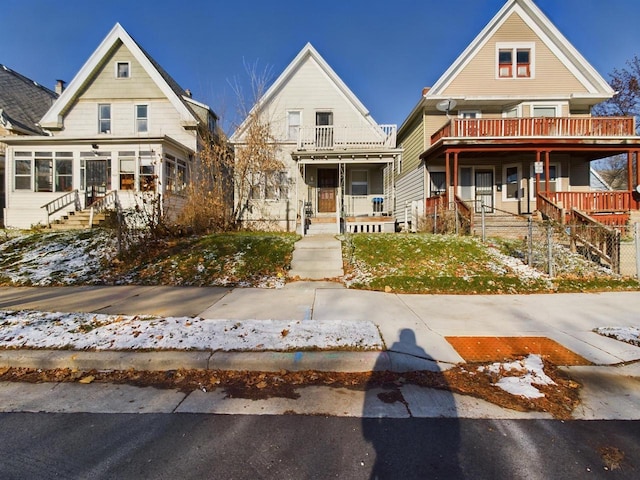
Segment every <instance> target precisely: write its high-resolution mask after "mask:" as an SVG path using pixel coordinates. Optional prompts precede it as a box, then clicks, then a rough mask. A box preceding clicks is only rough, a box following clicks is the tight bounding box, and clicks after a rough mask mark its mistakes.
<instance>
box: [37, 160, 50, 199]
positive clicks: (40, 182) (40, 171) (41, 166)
mask: <svg viewBox="0 0 640 480" xmlns="http://www.w3.org/2000/svg"><path fill="white" fill-rule="evenodd" d="M42 157H48V158H42ZM51 157H53V155H51V153H48V152H47V153H44V152H36V159H35V171H36V181H35V191H36V192H53V158H51Z"/></svg>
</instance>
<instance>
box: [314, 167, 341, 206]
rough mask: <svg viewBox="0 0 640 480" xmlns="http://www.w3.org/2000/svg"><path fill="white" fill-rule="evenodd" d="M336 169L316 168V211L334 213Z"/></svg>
mask: <svg viewBox="0 0 640 480" xmlns="http://www.w3.org/2000/svg"><path fill="white" fill-rule="evenodd" d="M337 188H338V170H335V169H329V168H320V169H318V213H335V211H336V189H337Z"/></svg>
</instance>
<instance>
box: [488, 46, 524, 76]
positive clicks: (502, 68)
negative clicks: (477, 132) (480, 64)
mask: <svg viewBox="0 0 640 480" xmlns="http://www.w3.org/2000/svg"><path fill="white" fill-rule="evenodd" d="M497 50H498V51H497V58H498V65H497V77H498V78H532V77H533V44H522V45H520V44H519V45H505V44H499V45H498V46H497Z"/></svg>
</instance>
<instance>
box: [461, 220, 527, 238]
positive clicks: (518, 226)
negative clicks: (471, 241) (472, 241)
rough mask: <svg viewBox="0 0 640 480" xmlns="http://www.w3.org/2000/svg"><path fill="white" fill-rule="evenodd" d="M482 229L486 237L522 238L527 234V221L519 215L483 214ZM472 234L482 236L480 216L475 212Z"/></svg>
mask: <svg viewBox="0 0 640 480" xmlns="http://www.w3.org/2000/svg"><path fill="white" fill-rule="evenodd" d="M484 229H485V235H486V236H487V237H498V238H512V239H519V240H521V239H524V238H526V237H528V236H529V221H528V219H527V217H524V216H519V215H506V214H505V215H485V217H484ZM473 234H474V235H475V236H478V237H480V236H482V217H481V216H480V214H476V215H475V217H474V222H473Z"/></svg>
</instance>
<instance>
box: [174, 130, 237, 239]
mask: <svg viewBox="0 0 640 480" xmlns="http://www.w3.org/2000/svg"><path fill="white" fill-rule="evenodd" d="M199 137H200V148H199V151H198V153H197V155H196V158H195V161H194V165H193V167H192V170H191V178H190V179H189V182H188V183H187V185H186V189H185V192H184V193H185V204H184V206H183V208H182V210H181V213H180V216H179V217H178V224H179V225H182V226H185V227H188V228H189V229H190V230H193V232H194V233H204V232H209V231H227V230H232V229H234V228H235V222H234V215H233V187H232V181H233V180H232V178H233V149H232V148H231V145H230V144H229V142H228V139H227V138H226V136H225V135H224V133H223V132H221V131H216V132H212V131H210V130H208V129H207V128H206V127H205V126H202V127H201V129H200V130H199Z"/></svg>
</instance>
